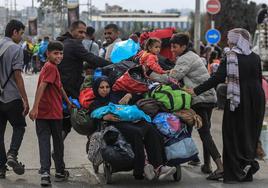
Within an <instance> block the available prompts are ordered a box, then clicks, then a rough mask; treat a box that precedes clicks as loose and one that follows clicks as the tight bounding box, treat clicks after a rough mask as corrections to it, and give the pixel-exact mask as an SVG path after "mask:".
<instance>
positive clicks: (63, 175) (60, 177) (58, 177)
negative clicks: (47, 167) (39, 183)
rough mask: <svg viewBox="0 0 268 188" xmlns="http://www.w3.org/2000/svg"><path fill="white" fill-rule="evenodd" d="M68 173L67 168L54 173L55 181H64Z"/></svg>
mask: <svg viewBox="0 0 268 188" xmlns="http://www.w3.org/2000/svg"><path fill="white" fill-rule="evenodd" d="M69 176H70V173H69V171H67V170H64V171H63V172H62V173H56V174H55V182H61V181H65V180H67V179H68V178H69Z"/></svg>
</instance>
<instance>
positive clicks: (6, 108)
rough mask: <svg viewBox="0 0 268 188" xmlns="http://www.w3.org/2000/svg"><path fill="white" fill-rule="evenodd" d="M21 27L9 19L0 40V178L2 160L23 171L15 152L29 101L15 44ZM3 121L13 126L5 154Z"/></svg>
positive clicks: (20, 55) (20, 54) (19, 51)
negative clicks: (0, 89) (3, 35)
mask: <svg viewBox="0 0 268 188" xmlns="http://www.w3.org/2000/svg"><path fill="white" fill-rule="evenodd" d="M24 29H25V26H24V25H23V24H22V23H21V22H20V21H17V20H11V21H10V22H9V23H8V24H7V26H6V29H5V37H4V38H3V39H2V40H1V41H0V51H2V52H3V53H2V52H1V53H2V55H1V58H0V84H1V88H2V92H1V94H0V178H5V175H6V163H7V165H8V166H10V167H12V168H13V171H14V172H15V173H16V174H18V175H22V174H24V165H22V164H21V163H19V162H18V160H17V155H18V151H19V148H20V145H21V142H22V139H23V135H24V132H25V127H26V122H25V116H26V115H27V114H28V111H29V104H28V99H27V95H26V92H25V88H24V82H23V78H22V74H21V73H22V70H23V49H22V47H21V46H20V45H19V43H20V41H21V39H22V35H23V33H24ZM7 121H9V123H10V124H11V126H12V127H13V134H12V139H11V144H10V149H9V151H8V153H7V154H6V150H5V142H4V134H5V130H6V125H7Z"/></svg>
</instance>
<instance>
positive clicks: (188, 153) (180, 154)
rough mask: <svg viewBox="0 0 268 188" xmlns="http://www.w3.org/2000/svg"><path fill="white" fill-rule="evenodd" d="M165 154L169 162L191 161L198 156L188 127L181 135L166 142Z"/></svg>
mask: <svg viewBox="0 0 268 188" xmlns="http://www.w3.org/2000/svg"><path fill="white" fill-rule="evenodd" d="M165 152H166V157H167V160H172V159H190V158H191V157H192V156H194V155H196V154H198V149H197V147H196V145H195V143H194V140H193V139H192V137H191V136H190V135H189V133H188V131H187V128H186V126H185V127H184V128H183V129H182V130H181V132H180V134H178V135H177V136H176V137H174V138H170V139H169V140H167V141H166V143H165Z"/></svg>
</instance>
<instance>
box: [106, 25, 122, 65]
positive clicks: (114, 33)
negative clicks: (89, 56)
mask: <svg viewBox="0 0 268 188" xmlns="http://www.w3.org/2000/svg"><path fill="white" fill-rule="evenodd" d="M119 34H120V33H119V28H118V26H117V25H116V24H108V25H106V26H105V28H104V38H105V40H106V43H107V44H108V46H107V47H106V52H105V59H106V60H109V61H110V55H111V53H112V50H113V48H114V45H115V43H117V42H120V41H121V39H120V38H119Z"/></svg>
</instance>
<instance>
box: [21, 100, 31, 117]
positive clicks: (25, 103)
mask: <svg viewBox="0 0 268 188" xmlns="http://www.w3.org/2000/svg"><path fill="white" fill-rule="evenodd" d="M22 102H23V112H22V115H23V116H27V114H28V113H29V109H30V107H29V103H28V101H25V100H22Z"/></svg>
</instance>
